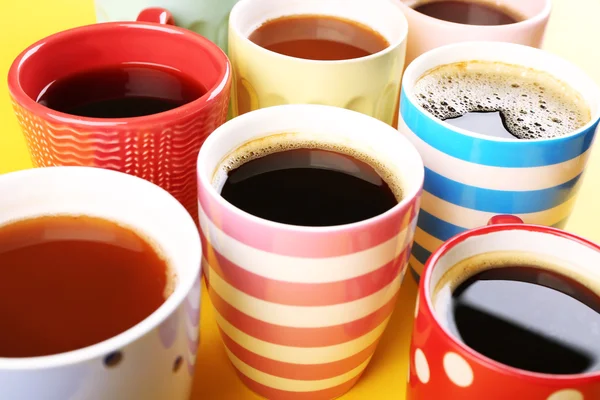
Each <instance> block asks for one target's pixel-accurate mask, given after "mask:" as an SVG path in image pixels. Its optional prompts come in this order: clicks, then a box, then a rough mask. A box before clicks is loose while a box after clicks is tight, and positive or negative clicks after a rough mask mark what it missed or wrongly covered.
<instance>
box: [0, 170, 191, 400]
mask: <svg viewBox="0 0 600 400" xmlns="http://www.w3.org/2000/svg"><path fill="white" fill-rule="evenodd" d="M0 193H2V194H4V193H7V194H8V193H9V194H10V195H8V196H0V318H1V320H2V331H0V399H44V400H65V399H74V398H78V397H79V398H85V399H86V400H105V399H111V400H131V399H145V400H162V399H173V400H184V399H188V398H189V396H190V390H191V388H192V379H193V375H194V365H195V361H196V352H197V348H198V337H199V313H200V303H201V297H200V295H201V285H200V279H201V275H200V274H201V272H200V262H201V259H202V257H201V247H200V238H199V235H198V228H197V227H196V225H195V224H194V221H193V219H192V218H191V216H190V215H189V213H188V212H187V211H186V210H185V208H184V207H183V206H182V205H181V203H179V202H178V201H177V200H176V199H175V198H174V197H173V196H171V195H170V194H169V193H168V192H166V191H165V190H163V189H161V188H159V187H158V186H156V185H154V184H152V183H150V182H148V181H146V180H144V179H140V178H137V177H134V176H131V175H129V174H124V173H120V172H115V171H111V170H108V169H104V168H92V167H64V166H61V167H48V168H32V169H28V170H23V171H16V172H11V173H8V174H3V175H0ZM157 210H160V212H157Z"/></svg>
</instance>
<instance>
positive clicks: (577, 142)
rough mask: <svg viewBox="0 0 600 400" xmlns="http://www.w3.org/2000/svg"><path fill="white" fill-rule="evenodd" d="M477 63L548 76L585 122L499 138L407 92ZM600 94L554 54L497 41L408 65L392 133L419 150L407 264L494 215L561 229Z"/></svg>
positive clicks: (418, 263) (442, 50) (444, 50)
mask: <svg viewBox="0 0 600 400" xmlns="http://www.w3.org/2000/svg"><path fill="white" fill-rule="evenodd" d="M468 60H483V61H486V60H487V61H497V62H503V63H509V64H515V65H522V66H526V67H529V68H533V69H535V70H539V71H544V72H547V73H549V74H551V75H553V76H555V77H556V78H558V79H560V80H561V81H563V82H565V83H566V84H568V85H569V86H571V87H572V88H573V89H575V90H576V91H578V92H579V93H580V94H581V95H582V96H583V98H584V100H585V101H586V102H587V104H588V106H589V108H590V111H591V120H590V122H589V123H587V124H586V125H585V126H583V127H581V128H580V129H577V130H575V131H574V132H572V133H569V134H567V135H564V136H560V137H555V138H550V139H535V140H521V139H516V138H515V139H504V138H496V137H491V136H486V135H482V134H479V133H476V132H471V131H468V130H465V129H461V128H457V127H455V126H453V125H450V124H448V123H446V122H444V121H441V120H439V119H437V118H435V117H434V116H433V115H431V114H430V113H429V112H428V111H427V110H425V109H424V108H423V107H422V106H421V103H420V102H419V101H418V100H417V98H416V96H415V93H414V91H413V88H414V86H415V83H416V82H417V80H418V79H419V78H420V77H421V76H422V75H423V74H424V73H426V72H427V71H429V70H430V69H432V68H435V67H437V66H440V65H444V64H450V63H454V62H459V61H468ZM599 103H600V91H599V90H598V87H597V85H596V84H595V83H594V81H593V80H592V79H591V78H589V77H588V76H587V75H586V74H585V73H584V72H583V71H581V69H579V68H578V67H576V66H575V65H573V64H571V63H570V62H567V61H565V60H563V59H561V58H559V57H557V56H555V55H552V54H550V53H547V52H544V51H542V50H539V49H534V48H531V47H527V46H522V45H516V44H511V43H499V42H470V43H458V44H453V45H447V46H443V47H439V48H437V49H435V50H431V51H429V52H427V53H425V54H423V55H421V56H420V57H418V58H417V59H416V60H414V61H413V62H412V63H411V65H409V66H408V68H407V69H406V71H405V73H404V77H403V81H402V94H401V101H400V120H399V125H398V129H399V130H400V132H401V133H402V134H404V135H405V136H406V137H407V138H408V139H409V140H410V141H411V142H412V143H413V144H414V145H415V147H416V148H417V149H418V150H419V153H420V154H421V156H422V157H423V162H424V164H425V184H424V191H423V200H422V203H421V212H420V214H419V222H418V228H417V231H416V233H415V244H414V246H413V256H412V257H411V259H410V265H411V267H412V268H413V270H414V272H415V273H416V274H417V276H418V275H420V273H421V271H422V269H423V265H424V264H425V261H427V259H428V258H429V256H430V255H431V253H432V252H434V251H435V250H436V249H437V248H438V247H439V246H440V245H441V244H442V242H444V241H446V240H448V239H449V238H450V237H452V236H454V235H455V234H457V233H460V232H462V231H465V230H467V229H470V228H475V227H478V226H482V225H485V223H486V222H487V221H488V220H489V219H490V218H491V217H492V216H493V215H496V214H514V215H517V216H518V217H520V218H522V219H523V220H524V221H525V222H527V223H533V224H539V225H547V226H555V227H559V228H560V227H563V226H564V225H565V223H566V222H567V218H568V217H569V215H570V214H571V211H572V209H573V206H574V204H575V200H576V195H577V192H578V189H579V187H580V186H581V183H582V181H583V179H582V177H583V172H584V169H585V166H586V164H587V161H588V158H589V155H590V151H591V145H592V142H593V140H594V136H595V133H596V128H597V125H598V120H599V119H600V104H599Z"/></svg>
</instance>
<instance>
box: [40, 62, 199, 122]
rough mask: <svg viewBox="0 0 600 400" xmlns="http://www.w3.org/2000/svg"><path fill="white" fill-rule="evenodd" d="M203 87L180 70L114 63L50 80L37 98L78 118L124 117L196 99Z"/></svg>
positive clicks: (140, 114) (45, 104)
mask: <svg viewBox="0 0 600 400" xmlns="http://www.w3.org/2000/svg"><path fill="white" fill-rule="evenodd" d="M204 93H206V89H205V88H204V87H202V85H201V84H200V83H199V82H197V81H196V80H194V79H192V78H190V77H188V76H186V75H184V74H182V73H181V72H178V71H175V70H172V69H168V68H165V67H160V66H154V65H152V66H151V65H141V64H140V65H131V64H128V65H116V66H113V67H109V68H102V69H95V70H89V71H85V72H83V73H79V74H75V75H71V76H67V77H66V78H63V79H59V80H57V81H54V82H52V83H51V84H50V85H49V86H48V87H46V89H45V90H44V91H42V93H41V94H40V96H39V98H38V99H37V101H38V103H40V104H42V105H44V106H46V107H48V108H51V109H53V110H56V111H61V112H64V113H67V114H72V115H79V116H82V117H94V118H128V117H140V116H143V115H150V114H156V113H160V112H163V111H168V110H171V109H173V108H177V107H179V106H182V105H184V104H186V103H189V102H191V101H194V100H196V99H197V98H199V97H201V96H202V95H203V94H204Z"/></svg>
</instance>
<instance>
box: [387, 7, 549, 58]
mask: <svg viewBox="0 0 600 400" xmlns="http://www.w3.org/2000/svg"><path fill="white" fill-rule="evenodd" d="M392 1H393V2H394V3H395V4H397V5H398V7H400V9H401V10H402V12H403V13H404V15H406V19H407V20H408V26H409V29H410V34H409V35H408V45H407V49H406V64H407V65H408V64H410V63H411V62H412V61H413V60H414V59H415V58H417V57H418V56H420V55H421V54H423V53H425V52H427V51H429V50H432V49H434V48H436V47H440V46H443V45H446V44H451V43H458V42H468V41H472V40H485V41H498V42H509V43H517V44H523V45H526V46H531V47H538V48H539V47H541V46H542V42H543V39H544V33H545V31H546V25H547V24H548V19H549V18H550V11H551V9H552V1H551V0H527V1H523V0H493V1H492V0H475V1H476V2H478V3H482V4H489V5H490V6H492V7H494V6H496V7H498V6H499V7H503V8H506V9H508V10H511V11H514V12H515V13H516V14H517V15H520V16H523V17H524V18H525V19H524V20H523V21H520V22H517V23H514V24H507V25H487V26H486V25H466V24H458V23H454V22H448V21H443V20H441V19H437V18H433V17H430V16H428V15H425V14H422V13H420V12H417V11H415V10H414V9H413V7H415V5H419V4H423V3H427V2H429V0H425V1H423V0H392Z"/></svg>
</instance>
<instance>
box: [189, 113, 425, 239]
mask: <svg viewBox="0 0 600 400" xmlns="http://www.w3.org/2000/svg"><path fill="white" fill-rule="evenodd" d="M285 109H296V110H301V109H305V110H310V109H313V110H315V112H319V111H321V114H322V113H328V114H329V113H330V112H332V111H334V112H337V113H340V114H346V115H347V117H348V118H350V119H356V118H367V119H369V120H371V121H372V123H373V124H375V125H380V127H387V128H386V129H392V130H394V131H395V132H396V133H397V131H396V130H395V129H394V128H393V127H391V126H390V125H388V124H386V123H385V122H382V121H380V120H378V119H376V118H373V117H370V116H368V115H366V114H362V113H359V112H357V111H352V110H348V109H345V108H340V107H334V106H328V105H320V104H285V105H278V106H272V107H266V108H260V109H258V110H254V111H250V112H248V113H245V114H242V115H240V116H238V117H236V118H234V119H232V120H230V121H228V122H227V123H225V124H223V125H221V126H220V127H219V128H217V129H215V131H214V132H213V133H212V134H211V135H210V136H209V137H208V138H207V139H206V141H205V142H204V144H203V145H202V148H201V149H200V152H199V153H198V159H197V162H196V171H197V176H198V181H199V183H198V186H199V188H198V190H205V191H206V192H207V193H208V195H209V196H210V197H211V198H212V199H213V200H214V201H215V202H216V203H217V204H218V205H219V206H220V207H223V208H225V209H227V210H229V211H230V212H231V213H233V214H234V215H236V217H238V218H241V219H244V220H247V221H251V222H253V223H255V224H257V225H260V226H264V227H267V228H270V229H275V230H278V231H284V232H302V233H312V234H331V233H336V232H344V231H351V230H354V229H357V228H358V227H375V226H377V224H379V223H381V222H382V221H384V220H385V219H387V218H389V217H390V216H391V215H392V214H394V213H397V212H400V210H403V209H406V208H407V207H408V206H410V204H411V203H412V202H413V201H414V199H415V198H417V197H419V195H420V193H421V191H422V188H423V182H424V179H425V167H424V165H423V160H422V158H421V156H420V155H419V154H418V151H417V150H416V148H414V146H413V145H412V144H411V143H410V142H409V141H408V139H406V138H405V137H404V136H402V135H399V136H398V138H400V140H402V141H406V145H407V147H409V148H411V150H410V151H413V152H415V153H416V155H417V156H418V157H417V160H419V162H420V168H419V175H420V176H419V177H418V178H417V179H416V180H415V185H414V187H412V188H409V189H410V190H407V191H406V192H405V193H403V198H402V200H401V201H399V202H398V203H397V204H396V205H394V207H392V208H390V209H389V210H387V211H385V212H384V213H381V214H379V215H376V216H374V217H371V218H368V219H364V220H361V221H357V222H353V223H349V224H343V225H331V226H303V225H292V224H284V223H281V222H275V221H271V220H268V219H265V218H260V217H257V216H255V215H253V214H250V213H248V212H246V211H244V210H242V209H240V208H238V207H236V206H234V205H233V204H231V203H230V202H228V201H227V200H225V199H224V198H223V197H222V196H221V194H220V193H219V192H218V191H217V190H216V189H215V187H214V186H213V185H212V182H211V181H210V179H209V178H207V177H206V176H205V175H204V174H203V173H201V172H200V171H201V170H203V168H204V163H205V160H204V158H205V157H204V154H205V153H207V152H209V151H211V149H212V148H213V147H214V146H215V143H218V141H222V140H223V139H222V138H221V137H224V136H226V134H227V133H228V132H229V131H231V130H237V129H239V127H243V126H244V124H245V122H246V120H247V119H251V118H256V119H263V120H264V119H267V118H268V116H269V115H270V114H271V113H272V112H278V111H281V110H285ZM272 134H273V132H272V131H269V130H267V129H265V134H264V135H263V136H257V137H256V138H259V137H267V136H271V135H272ZM242 144H243V143H239V144H237V145H236V146H235V147H234V150H235V149H237V148H239V147H240V146H241V145H242ZM217 167H218V165H217ZM215 171H216V167H215V169H214V171H212V173H214V172H215ZM412 172H413V173H414V171H412ZM200 187H201V188H202V189H200Z"/></svg>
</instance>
